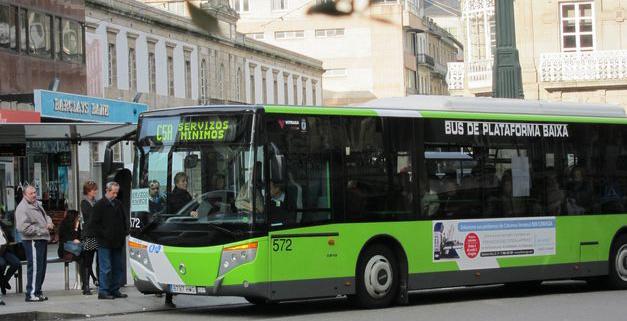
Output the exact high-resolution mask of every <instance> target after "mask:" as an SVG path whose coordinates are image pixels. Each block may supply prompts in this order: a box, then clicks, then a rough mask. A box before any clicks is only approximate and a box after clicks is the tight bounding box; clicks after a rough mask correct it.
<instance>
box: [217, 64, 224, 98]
mask: <svg viewBox="0 0 627 321" xmlns="http://www.w3.org/2000/svg"><path fill="white" fill-rule="evenodd" d="M225 77H226V72H225V70H224V64H220V79H218V91H219V94H220V99H223V100H226V87H225V86H224V81H225Z"/></svg>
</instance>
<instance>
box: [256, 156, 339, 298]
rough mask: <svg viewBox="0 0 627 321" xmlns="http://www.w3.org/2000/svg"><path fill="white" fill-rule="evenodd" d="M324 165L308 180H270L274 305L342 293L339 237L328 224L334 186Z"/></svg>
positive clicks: (293, 176) (286, 175)
mask: <svg viewBox="0 0 627 321" xmlns="http://www.w3.org/2000/svg"><path fill="white" fill-rule="evenodd" d="M323 164H324V165H323V166H319V168H313V167H309V169H308V175H305V174H298V173H297V171H293V172H291V171H290V172H288V171H284V172H283V174H275V173H272V172H274V170H271V174H270V175H269V176H270V183H269V184H268V185H269V189H268V191H269V193H268V195H267V197H266V202H267V206H266V209H267V213H268V219H269V223H270V233H269V234H270V240H269V241H270V242H269V246H270V249H269V250H270V279H271V281H272V283H271V294H270V295H271V300H282V299H289V298H305V297H323V296H335V295H336V294H337V291H338V289H340V288H341V287H340V286H339V284H337V283H340V281H338V279H337V278H334V276H335V275H336V274H337V273H338V270H337V269H336V266H337V260H338V249H337V245H336V242H338V236H339V234H338V233H337V231H334V230H332V226H333V225H328V224H327V223H329V222H331V210H330V207H331V206H330V204H329V202H330V198H329V195H330V184H329V183H327V182H328V178H329V175H328V172H329V170H328V164H325V163H323ZM271 165H274V161H272V160H271ZM272 167H273V166H272Z"/></svg>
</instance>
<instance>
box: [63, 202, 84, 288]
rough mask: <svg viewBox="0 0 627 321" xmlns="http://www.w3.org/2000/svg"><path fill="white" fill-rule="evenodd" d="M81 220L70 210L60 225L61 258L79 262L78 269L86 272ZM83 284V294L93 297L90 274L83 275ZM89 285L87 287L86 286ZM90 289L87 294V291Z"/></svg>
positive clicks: (75, 212) (77, 214) (74, 211)
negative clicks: (90, 287)
mask: <svg viewBox="0 0 627 321" xmlns="http://www.w3.org/2000/svg"><path fill="white" fill-rule="evenodd" d="M81 234H82V229H81V218H80V215H79V213H78V211H76V210H68V211H67V213H66V214H65V217H64V218H63V221H61V224H59V250H58V254H59V257H60V258H62V259H64V260H65V261H66V262H77V263H78V268H79V270H80V271H81V272H82V271H84V265H85V258H84V255H83V254H84V253H85V251H83V246H84V244H83V243H82V242H81ZM80 275H81V283H82V289H83V294H85V295H91V294H92V293H91V291H89V285H88V284H89V274H84V273H81V274H80ZM86 284H87V285H86ZM86 288H87V289H88V291H89V292H88V293H86V291H85V289H86Z"/></svg>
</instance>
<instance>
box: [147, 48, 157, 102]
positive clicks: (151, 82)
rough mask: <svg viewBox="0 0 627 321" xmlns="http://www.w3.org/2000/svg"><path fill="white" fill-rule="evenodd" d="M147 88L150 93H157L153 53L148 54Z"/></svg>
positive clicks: (155, 66) (155, 64) (155, 65)
mask: <svg viewBox="0 0 627 321" xmlns="http://www.w3.org/2000/svg"><path fill="white" fill-rule="evenodd" d="M148 87H149V90H150V92H151V93H155V92H157V63H156V60H155V54H154V53H153V52H151V53H149V54H148Z"/></svg>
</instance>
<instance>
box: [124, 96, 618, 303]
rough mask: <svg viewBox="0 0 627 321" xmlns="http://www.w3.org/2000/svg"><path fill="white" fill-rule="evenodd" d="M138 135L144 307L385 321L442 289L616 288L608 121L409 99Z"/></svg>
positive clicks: (492, 102)
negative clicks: (357, 309) (332, 302)
mask: <svg viewBox="0 0 627 321" xmlns="http://www.w3.org/2000/svg"><path fill="white" fill-rule="evenodd" d="M138 126H139V127H138V130H137V136H136V153H135V164H134V170H133V182H132V197H131V203H132V208H131V238H130V239H129V256H130V264H131V268H132V275H133V278H134V282H135V285H136V286H137V288H138V289H139V290H140V291H141V292H143V293H173V294H190V295H214V296H242V297H244V298H246V299H247V300H248V301H250V302H252V303H257V304H261V303H266V302H277V301H283V300H292V299H303V298H319V297H335V296H338V295H346V296H348V297H349V298H350V299H352V300H354V301H355V302H356V303H358V304H359V305H360V306H364V307H383V306H388V305H390V304H392V303H394V302H397V303H404V302H407V292H408V291H411V290H418V289H429V288H438V287H450V286H469V285H481V284H494V283H523V282H524V283H525V284H527V283H532V284H533V283H536V284H537V283H539V282H540V281H542V280H555V279H586V280H594V281H598V282H602V283H604V284H607V285H609V286H611V287H613V288H621V289H624V288H626V287H627V214H625V213H627V209H626V207H627V116H626V115H625V112H624V111H623V109H621V108H618V107H616V108H613V107H607V106H591V105H585V106H582V105H576V104H575V105H572V104H554V103H543V102H539V101H519V100H503V99H485V98H452V97H430V96H411V97H407V98H398V99H381V100H377V101H374V102H371V103H369V104H367V105H365V106H363V107H351V108H339V107H338V108H332V107H305V106H277V105H255V106H199V107H189V108H187V107H185V108H174V109H165V110H156V111H151V112H147V113H144V114H142V115H141V116H140V121H139V125H138ZM181 173H184V174H181ZM180 178H182V179H180ZM185 178H187V184H184V183H185V182H184V179H185ZM175 179H176V181H175ZM179 179H180V180H179ZM156 182H158V184H156ZM181 182H182V183H183V184H181V185H179V184H177V183H181ZM175 186H178V188H177V189H178V190H177V191H173V189H174V188H175ZM157 188H159V190H157ZM183 190H187V192H185V191H183ZM181 200H183V201H181Z"/></svg>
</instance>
